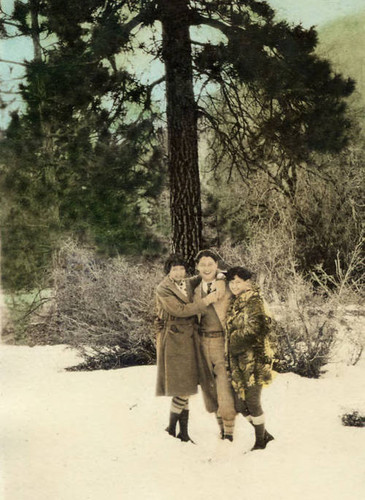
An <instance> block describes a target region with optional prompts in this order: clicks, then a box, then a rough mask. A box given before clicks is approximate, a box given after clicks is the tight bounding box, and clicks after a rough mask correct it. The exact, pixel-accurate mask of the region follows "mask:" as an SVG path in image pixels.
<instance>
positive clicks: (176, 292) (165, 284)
mask: <svg viewBox="0 0 365 500" xmlns="http://www.w3.org/2000/svg"><path fill="white" fill-rule="evenodd" d="M161 286H162V287H163V288H165V289H167V290H170V291H171V292H172V293H173V294H174V295H176V296H177V297H179V299H180V300H182V301H184V302H185V303H188V302H190V299H191V289H190V286H189V283H188V282H187V283H186V291H187V293H188V295H187V296H186V295H184V294H183V293H182V292H181V291H180V290H179V289H178V287H177V286H176V285H175V284H174V282H173V281H172V280H171V279H170V278H169V277H168V276H166V277H165V278H164V279H163V281H162V283H161Z"/></svg>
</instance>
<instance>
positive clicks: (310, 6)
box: [0, 0, 365, 127]
mask: <svg viewBox="0 0 365 500" xmlns="http://www.w3.org/2000/svg"><path fill="white" fill-rule="evenodd" d="M268 3H269V4H270V5H271V6H272V7H273V8H274V9H275V10H276V11H277V18H278V19H279V18H283V19H286V20H287V21H289V22H291V23H295V24H297V23H302V24H303V26H304V27H305V28H309V27H310V26H313V25H314V26H318V27H319V28H320V27H321V26H323V25H324V24H326V23H329V22H331V21H334V20H336V19H338V18H341V17H344V16H347V15H351V14H354V13H356V12H360V11H364V10H365V0H268ZM0 4H1V6H2V8H3V10H4V11H6V12H11V10H12V6H13V4H14V0H0ZM31 57H32V45H31V44H30V43H29V40H28V39H26V38H25V37H22V38H17V39H13V40H9V41H4V40H0V59H7V60H13V61H22V60H24V59H30V58H31ZM141 62H142V61H141ZM151 69H152V68H151V66H150V65H149V63H147V62H146V64H143V63H142V64H141V71H142V72H143V73H144V75H149V76H150V77H151V80H152V81H153V80H154V78H155V75H153V73H155V72H156V73H157V70H158V69H159V68H158V65H155V68H154V69H155V70H156V71H153V69H152V71H151ZM21 73H22V68H21V66H13V67H11V65H9V64H8V63H2V62H0V79H1V81H2V88H3V89H4V88H7V89H9V88H10V87H11V85H12V86H13V88H14V85H16V82H13V83H12V79H13V78H14V77H19V76H20V75H21ZM2 97H3V99H4V100H5V101H6V102H9V101H12V104H11V105H10V106H8V108H7V109H5V110H0V127H4V126H5V125H6V123H7V122H8V120H9V111H10V110H11V109H16V108H18V107H19V105H20V104H21V101H20V98H19V97H17V96H11V95H9V94H5V95H4V94H3V96H2Z"/></svg>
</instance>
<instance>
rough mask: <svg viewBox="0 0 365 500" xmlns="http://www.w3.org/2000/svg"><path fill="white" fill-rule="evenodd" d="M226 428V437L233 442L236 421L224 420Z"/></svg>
mask: <svg viewBox="0 0 365 500" xmlns="http://www.w3.org/2000/svg"><path fill="white" fill-rule="evenodd" d="M223 427H224V437H225V438H226V439H229V440H230V441H232V440H233V431H234V419H233V420H223Z"/></svg>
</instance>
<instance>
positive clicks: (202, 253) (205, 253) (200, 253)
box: [195, 250, 220, 264]
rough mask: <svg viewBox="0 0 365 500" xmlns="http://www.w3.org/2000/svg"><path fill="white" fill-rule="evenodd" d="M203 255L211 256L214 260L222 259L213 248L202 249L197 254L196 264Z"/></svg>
mask: <svg viewBox="0 0 365 500" xmlns="http://www.w3.org/2000/svg"><path fill="white" fill-rule="evenodd" d="M202 257H211V258H212V259H213V260H214V262H219V260H220V257H219V255H218V254H216V253H215V252H213V250H200V252H198V253H197V254H196V256H195V264H199V261H200V259H201V258H202Z"/></svg>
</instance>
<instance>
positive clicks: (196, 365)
mask: <svg viewBox="0 0 365 500" xmlns="http://www.w3.org/2000/svg"><path fill="white" fill-rule="evenodd" d="M218 261H219V257H218V255H217V254H215V253H214V252H212V251H211V250H202V251H201V252H199V253H198V255H197V257H196V268H197V270H198V271H199V277H194V278H189V279H187V280H185V279H184V278H185V273H186V266H185V263H184V261H183V260H182V259H181V258H180V257H176V256H172V257H171V258H170V259H169V260H168V261H167V262H166V266H165V270H166V272H167V273H168V275H167V277H166V278H165V279H164V280H163V281H162V283H161V284H160V285H159V286H158V288H157V308H158V315H157V316H158V320H157V325H158V335H157V367H158V377H157V395H169V396H173V399H172V403H171V412H170V422H169V426H168V428H167V429H166V430H167V431H168V432H169V434H171V435H173V436H176V424H177V422H179V423H180V433H179V435H178V437H179V438H180V439H181V440H182V441H189V440H190V437H189V435H188V430H187V422H188V415H189V409H188V399H189V395H191V394H195V393H196V392H197V385H198V383H200V384H201V386H202V391H203V395H204V400H205V402H206V407H207V410H208V411H210V412H212V411H215V412H216V417H217V420H218V424H219V427H220V434H221V437H222V439H227V440H229V441H233V430H234V421H235V416H236V413H242V414H243V415H244V416H245V417H246V418H247V419H248V420H249V421H250V422H251V423H252V425H254V428H255V434H256V442H255V445H254V447H253V450H256V449H263V448H265V447H266V444H267V443H268V442H269V441H271V440H272V439H273V437H272V436H271V435H270V434H269V433H268V432H267V431H266V430H265V423H264V414H263V410H262V407H261V389H262V386H263V385H265V384H267V383H269V382H270V381H271V378H272V377H271V368H272V361H273V354H274V342H273V336H272V334H271V332H272V329H271V325H270V318H269V317H268V316H267V314H266V313H265V308H264V303H263V300H262V298H261V296H260V293H259V289H258V287H257V285H255V283H254V282H253V281H252V275H251V273H250V272H249V271H247V270H246V269H244V268H242V267H235V268H232V269H231V270H229V271H228V273H227V279H224V278H225V277H224V276H223V275H221V274H218V273H219V271H218ZM178 268H179V269H178ZM198 323H199V324H198ZM212 401H213V403H212Z"/></svg>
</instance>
